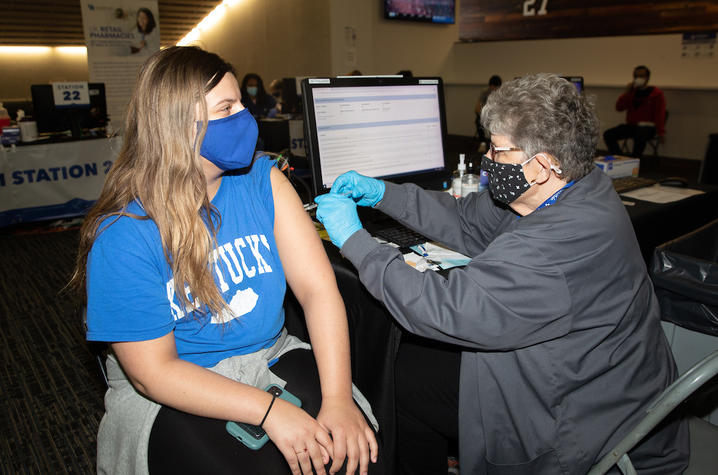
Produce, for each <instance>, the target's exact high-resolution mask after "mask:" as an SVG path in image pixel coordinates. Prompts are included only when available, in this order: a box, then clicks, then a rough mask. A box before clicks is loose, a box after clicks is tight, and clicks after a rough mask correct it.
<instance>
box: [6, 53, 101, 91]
mask: <svg viewBox="0 0 718 475" xmlns="http://www.w3.org/2000/svg"><path fill="white" fill-rule="evenodd" d="M70 51H71V52H66V51H65V50H63V49H60V48H50V47H44V48H31V49H15V48H13V49H10V50H5V49H3V48H0V100H25V99H30V97H31V96H30V86H31V85H32V84H48V83H50V82H54V81H87V80H88V78H89V74H88V72H87V53H86V52H84V49H78V48H73V49H70Z"/></svg>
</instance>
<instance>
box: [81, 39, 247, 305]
mask: <svg viewBox="0 0 718 475" xmlns="http://www.w3.org/2000/svg"><path fill="white" fill-rule="evenodd" d="M227 72H231V73H233V74H234V70H233V68H232V66H231V65H229V64H228V63H227V62H225V61H224V60H222V59H221V58H220V57H219V56H217V55H216V54H213V53H209V52H206V51H203V50H201V49H200V48H197V47H179V46H173V47H170V48H167V49H164V50H162V51H159V52H157V53H155V54H154V55H152V56H151V57H150V58H149V59H148V60H147V61H146V62H145V64H144V65H143V66H142V69H141V70H140V74H139V78H138V80H137V84H136V85H135V90H134V92H133V94H132V98H131V99H130V103H129V106H128V109H127V115H126V119H125V133H124V141H123V144H122V149H121V150H120V153H119V156H118V158H117V160H116V161H115V163H114V164H113V166H112V168H111V169H110V171H109V173H108V175H107V180H106V181H105V185H104V187H103V189H102V193H101V194H100V197H99V199H98V200H97V202H96V203H95V205H94V206H93V207H92V208H91V209H90V211H89V212H88V214H87V216H86V217H85V221H84V223H83V225H82V229H81V230H80V246H79V253H78V256H77V262H76V265H75V272H74V274H73V276H72V279H71V281H70V285H71V286H72V287H73V288H74V289H76V290H77V291H79V292H80V293H81V294H82V295H83V296H85V295H86V294H85V292H86V291H85V284H86V280H87V257H88V253H89V252H90V249H91V248H92V245H93V243H94V241H95V239H96V238H97V236H98V233H99V232H100V228H101V227H102V228H104V227H105V225H103V222H105V223H107V222H108V221H106V218H109V219H112V217H115V218H114V219H117V218H119V217H120V216H130V217H132V218H135V219H151V220H152V221H153V222H154V223H155V225H156V226H157V229H158V230H159V234H160V239H161V242H162V249H163V251H164V254H165V258H166V260H167V263H168V264H169V266H170V268H171V270H172V274H173V277H174V281H175V288H178V289H183V288H184V286H185V285H188V286H189V287H190V288H191V289H192V295H193V297H194V298H195V302H197V301H200V302H202V303H203V304H204V305H206V307H204V308H199V309H198V312H199V314H204V313H206V312H207V311H210V312H211V313H213V314H215V315H217V316H218V317H221V315H222V314H223V310H225V309H227V304H226V302H225V301H224V299H223V298H222V295H221V294H220V292H219V289H218V288H217V286H216V284H215V281H214V277H213V275H212V272H211V270H210V264H211V262H210V259H211V250H212V247H213V245H214V243H215V242H216V235H217V228H218V227H219V226H220V217H219V214H218V213H217V210H216V209H215V208H214V207H213V206H212V204H211V203H210V201H209V197H208V195H207V182H206V179H205V175H204V172H203V169H202V158H201V157H200V156H199V145H198V144H201V143H202V140H203V138H204V134H205V131H206V130H207V107H206V100H205V94H207V93H208V92H209V91H210V90H212V89H213V88H214V87H215V86H216V85H217V83H218V82H219V81H220V80H222V78H223V77H224V75H225V74H226V73H227ZM198 105H199V107H198ZM197 110H199V112H200V117H199V119H200V123H201V127H199V128H198V129H199V130H197V126H196V125H195V124H196V123H197V118H196V117H195V114H196V112H197ZM195 134H196V137H195ZM135 200H137V201H139V203H140V204H141V206H142V208H143V209H144V211H145V213H146V214H147V217H142V216H137V215H135V214H132V213H128V212H127V206H128V205H129V204H130V203H132V202H133V201H135ZM176 295H177V296H178V298H179V299H180V302H181V304H182V305H183V306H184V307H185V308H193V307H194V305H191V304H190V302H189V299H188V297H187V296H186V295H185V292H183V291H179V292H177V293H176Z"/></svg>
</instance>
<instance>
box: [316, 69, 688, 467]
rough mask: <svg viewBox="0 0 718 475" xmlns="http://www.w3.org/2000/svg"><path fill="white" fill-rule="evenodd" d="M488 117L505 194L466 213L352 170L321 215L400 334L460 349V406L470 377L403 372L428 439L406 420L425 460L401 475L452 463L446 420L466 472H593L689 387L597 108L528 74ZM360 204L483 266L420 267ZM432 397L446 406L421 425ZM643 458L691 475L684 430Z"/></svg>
mask: <svg viewBox="0 0 718 475" xmlns="http://www.w3.org/2000/svg"><path fill="white" fill-rule="evenodd" d="M481 119H482V124H483V126H484V127H485V128H486V129H487V130H488V131H489V132H490V133H491V147H490V151H489V153H488V155H487V156H486V157H484V159H483V162H482V168H484V169H485V170H487V171H488V173H489V192H481V193H474V194H471V195H469V196H468V197H466V198H460V199H458V200H455V199H454V198H453V197H451V196H450V195H448V194H447V193H442V192H430V191H425V190H422V189H420V188H418V187H417V186H414V185H411V184H404V185H395V184H392V183H388V182H383V181H379V180H374V179H371V178H368V177H364V176H361V175H358V174H356V173H354V172H350V173H347V174H345V175H343V176H341V177H339V178H338V179H337V181H336V182H335V183H334V186H333V187H332V190H331V193H329V194H327V195H324V196H321V197H318V198H317V202H318V203H319V207H318V210H317V216H318V218H319V219H320V220H321V221H322V222H323V223H324V226H325V227H326V229H327V231H328V233H329V236H330V237H331V239H332V241H333V242H334V243H335V244H336V245H337V246H338V247H340V249H341V252H342V254H343V255H344V256H345V257H347V258H348V259H349V260H350V261H351V262H352V263H353V264H354V265H355V266H356V268H357V269H358V272H359V276H360V278H361V281H362V282H363V284H364V285H365V286H366V287H367V289H368V290H369V291H370V292H371V293H372V294H373V295H374V296H375V297H376V298H377V299H379V300H381V301H382V302H383V303H384V304H385V305H386V307H387V308H388V309H389V311H390V312H391V313H392V315H393V316H394V318H395V319H396V320H397V322H399V324H401V325H402V326H403V327H404V328H405V329H406V330H407V331H408V332H410V333H413V334H415V335H419V336H422V337H425V338H428V339H431V340H435V341H437V342H442V343H444V344H446V343H448V344H451V345H457V346H459V347H460V348H461V359H460V378H459V383H458V407H456V406H455V405H454V404H453V403H452V397H451V394H450V393H451V388H447V387H446V386H447V385H446V375H451V374H457V377H458V374H459V373H458V370H457V368H450V367H444V368H442V367H441V364H444V363H442V362H451V361H452V360H451V359H450V358H449V359H442V358H433V357H430V358H423V359H422V358H420V357H416V358H411V360H412V361H414V362H415V364H428V365H431V366H432V367H425V368H419V370H421V371H419V370H416V371H415V373H416V374H420V375H422V376H421V377H419V378H402V377H401V374H400V375H399V378H400V379H402V387H401V388H400V390H399V391H400V398H399V401H398V404H399V407H400V410H402V407H403V406H409V409H408V410H407V409H406V408H404V412H405V413H409V414H410V417H414V418H415V419H417V421H416V422H419V424H416V425H415V426H414V428H415V427H421V426H422V425H423V426H424V427H425V431H424V433H417V432H414V433H410V434H407V433H406V430H404V431H403V430H402V420H405V419H406V418H405V417H404V418H402V417H400V419H399V424H400V425H399V437H400V441H399V447H400V450H401V448H402V447H405V448H406V447H411V446H412V443H411V439H415V440H416V441H417V442H416V444H414V448H415V449H416V448H418V447H421V450H414V453H413V454H409V456H406V455H407V454H400V464H401V466H402V470H403V471H405V472H412V471H417V472H420V473H421V472H423V473H427V472H426V470H427V469H428V467H430V466H432V465H431V463H432V462H430V458H431V457H434V460H437V457H436V452H437V451H436V450H433V451H432V449H431V447H432V444H430V443H427V444H424V446H422V445H421V443H422V442H421V441H422V440H427V441H428V440H430V437H429V436H427V434H431V433H434V434H437V433H438V434H441V435H446V434H445V432H446V428H445V427H438V426H437V424H440V423H439V422H437V421H436V419H437V417H436V414H453V416H452V417H453V420H454V421H458V432H459V459H460V465H461V472H462V473H472V474H474V473H489V474H492V473H497V474H503V473H511V474H516V473H527V474H539V473H540V474H547V473H551V474H553V473H576V474H578V473H586V472H587V471H588V470H589V468H590V467H591V466H592V465H593V464H594V463H595V462H596V461H597V460H599V458H600V457H601V456H602V455H604V454H605V453H606V452H607V451H608V450H609V449H610V448H611V447H612V446H613V445H615V444H616V443H617V442H618V441H619V440H620V439H621V438H622V437H623V436H625V435H626V433H628V432H629V430H630V429H631V428H632V427H633V426H634V425H635V424H636V423H637V421H638V420H639V419H640V417H641V415H642V412H643V411H644V410H645V408H646V407H647V406H648V404H649V403H650V402H651V401H652V400H653V399H654V398H655V397H656V396H657V395H658V394H660V393H661V391H663V389H665V388H666V387H667V386H668V385H669V384H670V383H671V382H672V381H673V380H674V379H675V378H676V367H675V364H674V362H673V359H672V356H671V352H670V349H669V347H668V344H667V342H666V339H665V338H664V335H663V333H662V330H661V326H660V321H659V320H660V318H659V308H658V302H657V300H656V297H655V295H654V292H653V287H652V285H651V282H650V280H649V278H648V275H647V272H646V267H645V265H644V262H643V260H642V258H641V254H640V252H639V248H638V244H637V242H636V237H635V235H634V232H633V228H632V226H631V222H630V220H629V218H628V215H627V213H626V211H625V209H624V207H623V205H622V204H621V200H620V199H619V197H618V195H617V194H616V192H615V191H614V189H613V186H612V184H611V181H610V179H609V178H608V177H606V176H605V175H604V174H603V172H601V171H600V170H598V169H597V168H596V167H595V166H594V164H593V159H594V153H595V147H596V143H597V138H598V120H597V118H596V115H595V112H594V110H593V106H592V105H591V103H590V101H589V100H588V99H587V98H586V97H584V96H583V95H581V94H579V93H577V91H576V90H575V88H574V87H573V85H571V84H570V83H569V82H567V81H565V80H563V79H561V78H559V77H557V76H554V75H548V74H537V75H530V76H526V77H523V78H520V79H516V80H513V81H510V82H508V83H505V84H504V85H503V86H502V87H501V88H500V89H499V90H497V91H496V92H494V94H492V95H491V96H490V97H489V99H488V101H487V104H486V105H485V107H484V108H483V110H482V113H481ZM357 204H358V205H360V206H361V205H363V206H375V207H376V208H377V209H379V210H381V211H383V212H384V213H386V214H388V215H390V216H391V217H393V218H395V219H397V220H398V221H400V222H402V223H403V224H405V225H407V226H408V227H410V228H412V229H415V230H417V231H419V232H421V233H422V234H424V235H425V236H428V237H429V238H431V239H433V240H436V241H438V242H440V243H443V244H445V245H446V246H448V247H450V248H453V249H455V250H457V251H459V252H461V253H463V254H466V255H468V256H471V257H472V258H471V261H470V262H469V264H467V265H466V266H465V267H463V268H459V269H454V270H452V271H451V272H450V273H449V274H448V275H447V276H442V275H440V274H438V273H435V272H425V273H421V272H418V271H416V270H415V269H414V268H412V267H410V266H408V265H407V264H405V263H404V261H403V259H402V256H401V253H400V252H399V251H398V250H396V249H395V248H392V247H389V246H387V245H382V244H379V243H377V242H376V241H375V240H374V239H373V238H372V237H371V236H370V235H369V234H368V233H367V232H366V231H365V230H364V229H362V226H361V223H360V222H359V219H358V217H357V213H356V205H357ZM400 360H401V355H400ZM427 361H428V362H429V363H426V362H427ZM458 361H459V360H458V359H457V360H456V363H455V365H458V364H459V363H458ZM449 364H452V363H449ZM404 366H405V365H404ZM401 368H402V366H401V365H400V369H401ZM435 375H443V376H442V378H441V379H443V381H441V380H440V378H438V377H435ZM412 381H413V382H412ZM405 385H412V387H409V388H406V387H405ZM402 394H403V396H402ZM447 394H448V396H447ZM412 395H413V399H414V400H413V401H412ZM444 396H447V397H444ZM418 399H420V400H421V404H423V405H424V406H425V407H433V408H435V410H431V411H428V410H426V411H423V412H422V411H414V412H413V414H412V410H411V407H410V406H412V405H413V406H414V407H416V406H417V401H416V400H418ZM425 436H427V437H426V438H424V437H425ZM407 438H408V439H410V441H409V443H406V441H402V440H401V439H407ZM434 445H435V446H440V445H437V444H434ZM424 449H426V450H424ZM439 452H440V451H439ZM441 456H443V457H444V458H443V460H444V461H445V460H446V458H445V453H443V454H441V453H439V457H438V460H439V463H441ZM630 456H631V459H632V461H633V462H634V465H635V466H636V468H637V469H638V471H639V472H640V473H680V472H681V471H682V470H683V469H684V468H685V466H686V465H687V459H688V431H687V426H686V424H685V423H684V422H672V423H668V424H665V425H663V426H661V427H660V428H659V430H657V431H655V432H654V433H652V434H650V435H649V436H648V437H646V438H645V439H644V440H643V442H642V443H641V444H640V445H638V446H637V447H636V448H635V449H634V450H633V451H632V452H631V453H630ZM443 463H444V467H445V466H446V465H445V462H443ZM444 470H445V468H444Z"/></svg>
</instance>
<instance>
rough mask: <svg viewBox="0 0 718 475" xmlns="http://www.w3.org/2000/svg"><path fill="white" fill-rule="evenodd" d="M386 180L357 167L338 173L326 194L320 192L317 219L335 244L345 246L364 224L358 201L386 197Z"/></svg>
mask: <svg viewBox="0 0 718 475" xmlns="http://www.w3.org/2000/svg"><path fill="white" fill-rule="evenodd" d="M384 189H385V186H384V182H382V181H381V180H376V179H374V178H369V177H367V176H364V175H360V174H358V173H357V172H355V171H350V172H347V173H344V174H342V175H340V176H339V177H337V179H336V180H335V181H334V184H333V185H332V189H331V191H330V192H329V193H327V194H326V195H321V196H317V197H316V198H315V199H314V201H315V202H316V203H317V205H318V206H317V213H316V216H317V219H318V220H319V221H320V222H321V223H322V224H323V225H324V229H326V230H327V234H329V238H330V239H331V240H332V243H334V245H335V246H337V247H338V248H339V249H341V248H342V246H343V245H344V243H345V242H346V240H347V239H349V237H351V235H352V234H354V233H355V232H357V231H358V230H360V229H362V228H363V226H362V224H361V221H359V216H358V215H357V205H359V206H375V205H376V204H377V203H378V202H380V201H381V199H382V198H383V197H384Z"/></svg>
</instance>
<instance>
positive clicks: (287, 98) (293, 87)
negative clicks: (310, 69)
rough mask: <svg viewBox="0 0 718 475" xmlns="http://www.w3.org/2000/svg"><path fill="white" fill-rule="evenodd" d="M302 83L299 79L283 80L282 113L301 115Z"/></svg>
mask: <svg viewBox="0 0 718 475" xmlns="http://www.w3.org/2000/svg"><path fill="white" fill-rule="evenodd" d="M300 87H301V86H300V83H299V80H298V79H297V78H284V79H282V103H283V104H282V113H284V114H301V113H302V107H301V106H302V102H301V100H300V97H299V96H300V91H301V90H300Z"/></svg>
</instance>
